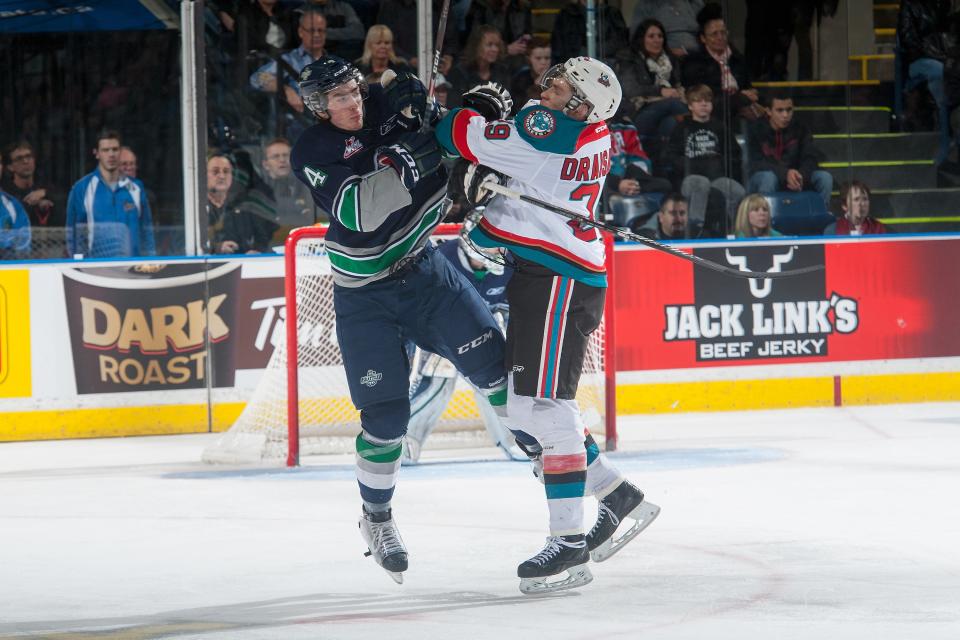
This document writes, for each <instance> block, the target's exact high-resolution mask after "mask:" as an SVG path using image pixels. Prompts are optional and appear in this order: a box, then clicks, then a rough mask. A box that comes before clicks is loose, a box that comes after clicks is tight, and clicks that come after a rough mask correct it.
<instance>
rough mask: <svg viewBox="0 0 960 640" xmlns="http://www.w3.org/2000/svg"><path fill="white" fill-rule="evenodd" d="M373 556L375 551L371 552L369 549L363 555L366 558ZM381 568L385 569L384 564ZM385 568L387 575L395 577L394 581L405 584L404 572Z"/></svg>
mask: <svg viewBox="0 0 960 640" xmlns="http://www.w3.org/2000/svg"><path fill="white" fill-rule="evenodd" d="M372 556H373V552H371V551H370V550H369V549H367V550H366V551H364V552H363V557H365V558H368V557H372ZM380 568H381V569H383V565H380ZM383 570H384V571H386V572H387V575H389V576H390V577H391V578H393V581H394V582H396V583H397V584H403V574H402V573H400V572H399V571H390V570H388V569H383Z"/></svg>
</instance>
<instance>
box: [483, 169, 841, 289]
mask: <svg viewBox="0 0 960 640" xmlns="http://www.w3.org/2000/svg"><path fill="white" fill-rule="evenodd" d="M483 188H484V189H489V190H490V191H493V192H494V193H499V194H500V195H502V196H506V197H507V198H512V199H514V200H521V201H523V202H528V203H530V204H532V205H535V206H538V207H540V208H542V209H546V210H547V211H552V212H554V213H558V214H560V215H562V216H564V217H565V218H569V219H571V220H575V221H577V222H579V223H581V224H585V225H588V226H591V227H595V228H597V229H602V230H603V231H606V232H607V233H612V234H613V235H615V236H617V237H618V238H623V239H624V240H633V241H634V242H639V243H641V244H645V245H647V246H648V247H650V248H652V249H657V250H658V251H663V252H664V253H669V254H670V255H672V256H676V257H677V258H682V259H683V260H688V261H690V262H692V263H693V264H695V265H697V266H698V267H703V268H705V269H711V270H713V271H717V272H719V273H724V274H726V275H728V276H733V277H735V278H790V277H793V276H799V275H802V274H804V273H811V272H813V271H820V270H822V269H823V265H822V264H815V265H812V266H809V267H802V268H800V269H791V270H789V271H779V272H776V273H768V272H766V271H749V270H748V271H743V270H740V269H734V268H733V267H728V266H726V265H722V264H718V263H716V262H713V261H711V260H705V259H703V258H701V257H700V256H696V255H693V254H692V253H686V252H684V251H680V250H679V249H677V248H675V247H671V246H669V245H666V244H661V243H659V242H657V241H656V240H652V239H650V238H647V237H644V236H641V235H638V234H636V233H633V232H632V231H629V230H628V229H624V228H623V227H615V226H613V225H610V224H606V223H605V222H598V221H596V220H590V219H589V218H587V217H585V216H582V215H580V214H579V213H575V212H573V211H570V210H569V209H564V208H563V207H559V206H557V205H555V204H551V203H549V202H545V201H543V200H540V199H539V198H534V197H533V196H528V195H526V194H524V193H520V192H519V191H514V190H513V189H509V188H507V187H505V186H503V185H502V184H498V183H496V182H492V183H485V184H484V185H483Z"/></svg>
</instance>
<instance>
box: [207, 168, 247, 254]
mask: <svg viewBox="0 0 960 640" xmlns="http://www.w3.org/2000/svg"><path fill="white" fill-rule="evenodd" d="M232 186H233V163H232V162H231V161H230V158H229V157H227V156H226V155H224V154H222V153H218V152H214V153H211V154H210V157H209V158H207V252H208V253H236V252H237V250H238V249H239V248H240V247H239V245H237V243H236V242H235V241H233V240H228V239H227V237H226V230H225V227H226V224H227V219H228V218H229V217H230V216H232V215H237V214H236V213H235V212H233V211H231V210H230V209H229V207H228V205H227V198H228V197H229V194H230V188H231V187H232Z"/></svg>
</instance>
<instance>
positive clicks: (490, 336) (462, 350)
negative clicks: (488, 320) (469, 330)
mask: <svg viewBox="0 0 960 640" xmlns="http://www.w3.org/2000/svg"><path fill="white" fill-rule="evenodd" d="M492 339H493V329H490V330H489V331H487V332H486V333H484V334H483V335H481V336H479V337H477V338H474V339H473V340H471V341H470V342H468V343H467V344H462V345H460V346H459V347H457V353H466V352H467V351H470V349H476V348H477V347H479V346H480V345H482V344H483V343H484V342H486V341H487V340H492Z"/></svg>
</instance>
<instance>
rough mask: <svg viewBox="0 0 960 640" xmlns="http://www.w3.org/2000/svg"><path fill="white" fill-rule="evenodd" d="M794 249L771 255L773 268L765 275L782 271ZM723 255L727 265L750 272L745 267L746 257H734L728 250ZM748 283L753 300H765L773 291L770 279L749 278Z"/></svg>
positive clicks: (790, 258) (791, 258) (791, 257)
mask: <svg viewBox="0 0 960 640" xmlns="http://www.w3.org/2000/svg"><path fill="white" fill-rule="evenodd" d="M794 249H796V247H790V249H788V250H787V252H786V253H774V254H772V255H771V257H772V258H773V266H772V267H770V268H769V269H767V273H780V272H781V271H783V269H782V267H783V265H785V264H788V263H789V262H790V261H791V260H793V250H794ZM724 253H725V257H726V258H727V263H729V264H730V266H733V267H737V268H738V269H739V270H740V271H750V268H749V267H748V266H747V256H735V255H733V254H732V253H730V249H727V250H726V251H725V252H724ZM749 282H750V293H752V294H753V297H754V298H766V297H767V296H768V295H770V292H771V291H773V280H771V279H770V278H750V280H749Z"/></svg>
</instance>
